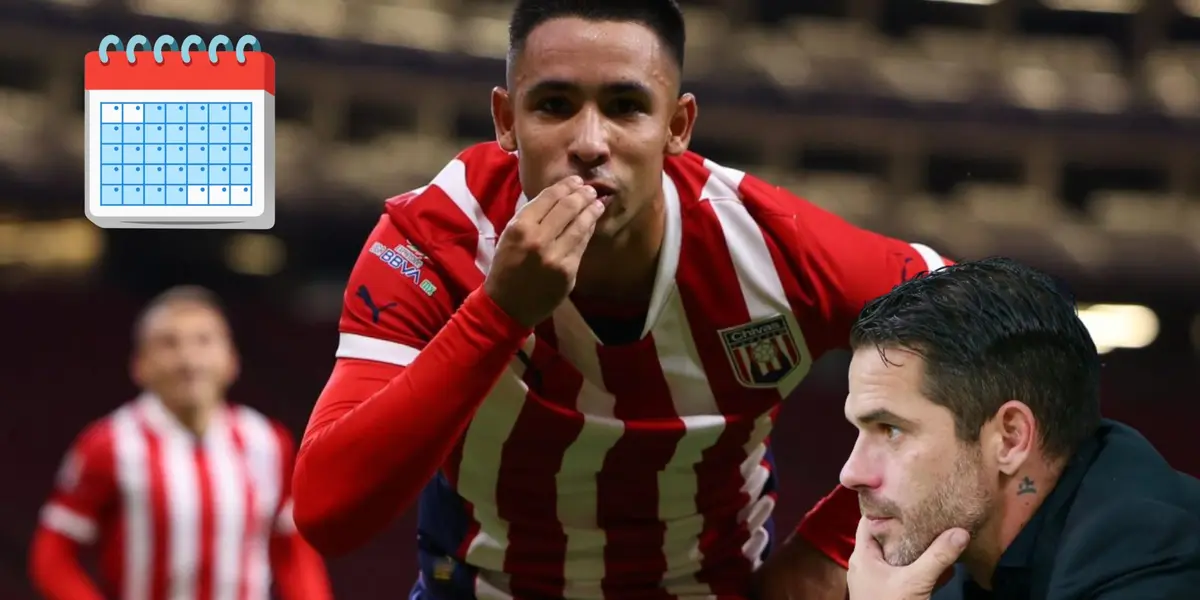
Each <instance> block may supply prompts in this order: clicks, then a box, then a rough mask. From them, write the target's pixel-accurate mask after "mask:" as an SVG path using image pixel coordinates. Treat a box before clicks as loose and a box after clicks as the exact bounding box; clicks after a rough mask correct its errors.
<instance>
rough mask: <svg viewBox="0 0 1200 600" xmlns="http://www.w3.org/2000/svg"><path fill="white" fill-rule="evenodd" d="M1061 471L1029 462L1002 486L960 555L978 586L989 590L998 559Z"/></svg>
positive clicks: (1015, 537)
mask: <svg viewBox="0 0 1200 600" xmlns="http://www.w3.org/2000/svg"><path fill="white" fill-rule="evenodd" d="M1061 471H1062V469H1061V465H1059V464H1051V463H1047V462H1045V461H1043V460H1033V461H1030V462H1029V464H1027V465H1026V466H1025V467H1024V468H1022V469H1021V471H1019V472H1018V473H1017V474H1016V475H1014V476H1012V477H1010V478H1009V479H1008V481H1007V482H1006V483H1005V485H1004V489H1003V490H1001V492H1000V502H999V506H998V507H997V512H996V513H995V516H994V517H993V518H992V519H991V520H990V521H989V522H988V523H987V524H985V525H984V527H983V528H982V529H981V530H980V531H979V532H977V533H976V535H975V539H974V540H972V542H971V545H970V546H969V547H968V549H967V551H966V552H965V553H964V554H963V559H962V563H963V564H964V565H965V566H966V568H967V572H968V573H970V574H971V578H972V579H973V580H975V583H977V584H979V586H980V587H982V588H984V589H987V590H990V589H991V584H992V574H993V573H994V572H995V571H996V566H997V565H998V564H999V563H1000V557H1001V556H1003V555H1004V551H1005V550H1007V549H1008V547H1009V546H1010V545H1011V544H1012V543H1013V540H1015V539H1017V536H1018V535H1020V533H1021V530H1022V529H1024V528H1025V525H1026V524H1028V523H1029V521H1030V520H1031V519H1032V518H1033V515H1034V514H1035V513H1037V511H1038V509H1039V508H1041V506H1042V502H1044V501H1045V500H1046V498H1047V497H1048V496H1049V495H1050V492H1051V491H1052V490H1053V489H1054V486H1055V484H1056V483H1057V482H1058V476H1059V474H1060V473H1061Z"/></svg>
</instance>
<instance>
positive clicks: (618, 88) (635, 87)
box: [528, 79, 654, 96]
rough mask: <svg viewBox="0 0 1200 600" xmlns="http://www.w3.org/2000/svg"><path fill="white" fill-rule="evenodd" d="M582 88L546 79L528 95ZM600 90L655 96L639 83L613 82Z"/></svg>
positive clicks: (531, 89) (533, 87)
mask: <svg viewBox="0 0 1200 600" xmlns="http://www.w3.org/2000/svg"><path fill="white" fill-rule="evenodd" d="M582 87H583V86H581V85H579V84H578V83H574V82H571V81H566V80H563V79H544V80H542V81H539V82H537V83H535V84H533V85H532V86H530V88H529V92H528V93H530V94H544V93H550V92H573V91H577V90H579V89H581V88H582ZM600 88H601V89H602V90H603V91H604V92H606V93H609V94H616V95H632V94H640V95H643V96H653V95H654V92H653V91H652V90H651V89H650V88H649V87H648V86H647V85H645V84H643V83H641V82H637V81H613V82H609V83H605V84H603V85H601V86H600Z"/></svg>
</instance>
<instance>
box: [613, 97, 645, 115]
mask: <svg viewBox="0 0 1200 600" xmlns="http://www.w3.org/2000/svg"><path fill="white" fill-rule="evenodd" d="M611 110H612V112H613V114H617V115H629V114H633V113H637V112H642V111H643V109H642V103H641V102H638V101H637V100H632V99H630V98H618V99H616V100H613V102H612V108H611Z"/></svg>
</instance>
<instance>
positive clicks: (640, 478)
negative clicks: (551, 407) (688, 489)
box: [596, 336, 686, 599]
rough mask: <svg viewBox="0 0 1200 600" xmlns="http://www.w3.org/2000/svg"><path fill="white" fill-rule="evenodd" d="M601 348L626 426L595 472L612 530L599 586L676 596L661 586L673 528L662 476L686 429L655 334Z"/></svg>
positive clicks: (609, 591)
mask: <svg viewBox="0 0 1200 600" xmlns="http://www.w3.org/2000/svg"><path fill="white" fill-rule="evenodd" d="M596 353H597V356H598V358H599V362H600V371H601V373H603V375H604V386H605V387H606V388H607V389H608V391H609V392H610V393H611V394H612V395H613V396H614V397H615V399H616V402H615V405H614V407H613V416H614V417H616V418H617V419H620V420H622V421H624V422H625V428H626V429H625V433H624V434H623V435H622V436H621V438H620V439H619V440H618V441H617V443H616V444H614V445H613V447H612V448H611V449H610V450H609V451H608V454H607V455H606V456H605V457H604V466H603V467H602V468H601V470H600V473H598V474H597V476H596V488H597V490H596V494H597V498H596V507H597V515H596V518H597V522H598V524H599V525H600V527H601V528H602V529H604V531H605V533H606V535H607V543H606V544H605V546H604V579H603V580H602V581H601V588H602V589H603V590H604V593H605V595H606V596H609V597H621V596H627V595H629V594H630V593H632V592H635V591H636V594H637V596H638V597H639V598H647V599H650V598H670V597H671V595H670V594H668V593H667V592H666V591H665V590H663V589H661V588H660V587H659V583H660V582H661V580H662V576H663V574H664V573H665V572H666V570H667V558H666V556H665V555H664V554H663V551H662V548H663V546H664V542H665V536H666V533H667V525H666V523H664V522H663V521H662V519H661V518H660V516H659V494H660V490H659V484H658V478H659V474H660V473H661V472H662V471H663V470H664V469H665V468H666V467H667V464H668V463H670V462H671V457H672V456H674V455H675V447H676V445H677V444H678V443H679V440H681V439H683V436H684V434H685V433H686V429H685V427H684V424H683V421H682V420H681V419H679V418H678V417H677V416H676V414H675V405H674V403H673V402H672V401H671V390H670V389H669V388H668V387H667V381H666V378H665V377H664V376H663V372H662V368H661V366H660V365H659V357H658V354H657V353H656V351H655V347H654V340H653V338H652V337H650V336H647V337H645V338H643V339H641V340H638V341H637V342H634V343H633V344H630V345H629V346H627V347H623V348H620V349H616V350H614V349H613V348H609V347H606V346H604V345H602V344H598V345H597V348H596Z"/></svg>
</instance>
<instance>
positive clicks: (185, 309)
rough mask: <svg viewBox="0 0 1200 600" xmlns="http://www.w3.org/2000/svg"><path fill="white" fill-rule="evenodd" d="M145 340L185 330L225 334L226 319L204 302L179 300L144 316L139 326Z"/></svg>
mask: <svg viewBox="0 0 1200 600" xmlns="http://www.w3.org/2000/svg"><path fill="white" fill-rule="evenodd" d="M139 327H140V332H141V334H142V337H143V339H150V338H155V337H162V336H165V335H173V334H175V333H177V332H178V331H180V330H181V329H185V330H202V331H212V332H214V333H224V332H225V331H226V329H227V325H226V323H225V317H224V316H223V315H222V314H221V312H220V311H219V310H217V309H216V308H215V307H212V306H209V305H207V304H205V303H203V302H194V301H190V300H178V301H173V302H167V303H164V304H161V305H159V306H156V307H154V308H152V309H150V310H149V311H147V312H146V313H145V315H143V316H142V321H141V323H140V324H139Z"/></svg>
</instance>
